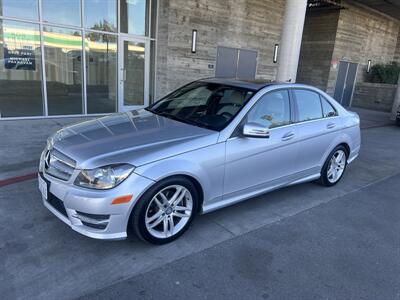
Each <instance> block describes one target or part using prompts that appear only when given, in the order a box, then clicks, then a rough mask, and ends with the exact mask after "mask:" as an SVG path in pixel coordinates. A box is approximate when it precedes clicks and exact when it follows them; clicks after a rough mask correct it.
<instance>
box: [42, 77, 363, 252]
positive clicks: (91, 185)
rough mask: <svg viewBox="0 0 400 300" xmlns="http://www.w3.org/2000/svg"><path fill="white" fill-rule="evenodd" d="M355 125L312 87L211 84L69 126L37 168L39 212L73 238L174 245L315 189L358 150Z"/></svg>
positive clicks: (330, 181)
mask: <svg viewBox="0 0 400 300" xmlns="http://www.w3.org/2000/svg"><path fill="white" fill-rule="evenodd" d="M359 123H360V121H359V117H358V115H357V114H355V113H352V112H349V111H347V110H346V109H344V108H343V107H342V106H340V105H339V104H338V103H337V102H336V101H335V100H334V99H332V98H331V97H330V96H329V95H327V94H326V93H324V92H322V91H321V90H319V89H316V88H314V87H311V86H305V85H299V84H278V83H260V82H248V81H239V80H228V79H207V80H199V81H195V82H193V83H190V84H188V85H186V86H184V87H182V88H180V89H178V90H176V91H175V92H173V93H171V94H169V95H167V96H166V97H164V98H162V99H161V100H159V101H157V102H156V103H154V104H152V105H151V106H150V107H148V108H146V109H141V110H136V111H130V112H125V113H118V114H112V115H109V116H106V117H103V118H99V119H96V120H91V121H87V122H84V123H80V124H76V125H72V126H68V127H65V128H63V129H61V130H59V131H58V132H56V133H55V134H54V135H53V136H51V137H50V138H49V139H48V143H47V147H46V149H45V150H44V151H43V153H42V156H41V161H40V166H39V189H40V190H41V192H42V196H43V203H44V205H45V206H46V207H47V208H48V209H49V210H50V211H51V212H53V213H54V214H55V215H56V216H57V217H58V218H60V219H61V220H62V221H64V222H65V223H67V224H68V225H69V226H70V227H71V228H72V229H73V230H76V231H77V232H79V233H81V234H84V235H86V236H89V237H92V238H98V239H123V238H125V237H126V236H127V232H130V230H129V229H132V231H133V232H135V233H136V235H137V236H139V237H140V238H142V239H143V240H146V241H148V242H151V243H155V244H163V243H167V242H170V241H172V240H174V239H176V238H178V237H179V236H180V235H182V234H183V233H184V232H185V230H186V229H187V228H188V227H189V225H190V223H191V222H192V220H193V218H194V216H195V215H196V214H198V213H207V212H210V211H213V210H216V209H219V208H222V207H225V206H227V205H231V204H233V203H237V202H239V201H243V200H245V199H249V198H252V197H254V196H256V195H259V194H262V193H266V192H269V191H271V190H275V189H277V188H282V187H285V186H289V185H293V184H298V183H302V182H307V181H314V180H318V181H319V182H320V183H321V184H323V185H325V186H328V187H329V186H333V185H335V184H337V183H338V182H339V181H340V179H341V178H342V176H343V174H344V172H345V170H346V167H347V165H348V164H349V163H350V162H352V161H353V160H354V159H355V158H356V157H357V155H358V152H359V149H360V128H359Z"/></svg>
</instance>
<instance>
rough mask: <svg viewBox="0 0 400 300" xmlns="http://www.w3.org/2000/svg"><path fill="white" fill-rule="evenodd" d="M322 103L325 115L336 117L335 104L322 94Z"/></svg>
mask: <svg viewBox="0 0 400 300" xmlns="http://www.w3.org/2000/svg"><path fill="white" fill-rule="evenodd" d="M321 103H322V111H323V113H324V117H325V118H328V117H334V116H336V110H335V109H334V108H333V106H332V105H331V104H330V103H329V102H328V100H326V99H325V98H324V97H322V96H321Z"/></svg>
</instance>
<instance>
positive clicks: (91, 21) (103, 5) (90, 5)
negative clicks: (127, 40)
mask: <svg viewBox="0 0 400 300" xmlns="http://www.w3.org/2000/svg"><path fill="white" fill-rule="evenodd" d="M84 3H85V27H86V28H89V29H93V30H101V31H110V32H116V31H117V0H85V2H84Z"/></svg>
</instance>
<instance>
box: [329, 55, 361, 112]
mask: <svg viewBox="0 0 400 300" xmlns="http://www.w3.org/2000/svg"><path fill="white" fill-rule="evenodd" d="M357 67H358V64H356V63H351V62H347V61H341V62H340V64H339V71H338V76H337V79H336V86H335V93H334V96H333V98H335V100H336V101H337V102H339V103H341V104H342V105H343V106H350V105H351V99H352V97H353V90H354V83H355V80H356V75H357Z"/></svg>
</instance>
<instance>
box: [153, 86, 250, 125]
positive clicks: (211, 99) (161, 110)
mask: <svg viewBox="0 0 400 300" xmlns="http://www.w3.org/2000/svg"><path fill="white" fill-rule="evenodd" d="M252 95H253V92H252V91H248V90H246V89H239V88H234V87H228V86H225V85H221V84H216V83H211V82H195V83H192V84H189V85H187V86H184V87H182V88H180V89H178V90H176V91H175V92H173V93H172V94H170V95H168V96H167V97H165V98H163V99H161V100H160V101H158V102H156V103H154V104H153V105H152V106H151V107H150V108H149V109H148V110H150V111H151V112H153V113H155V114H159V115H162V116H165V117H167V118H171V119H174V120H178V121H181V122H184V123H188V124H192V125H195V126H199V127H205V128H209V129H212V130H222V129H223V128H224V127H226V126H227V125H228V124H229V123H230V122H231V121H232V120H233V118H234V117H235V116H236V114H237V113H238V112H239V111H240V110H241V108H242V107H243V106H244V105H245V103H246V102H247V101H248V100H249V99H250V97H251V96H252Z"/></svg>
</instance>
